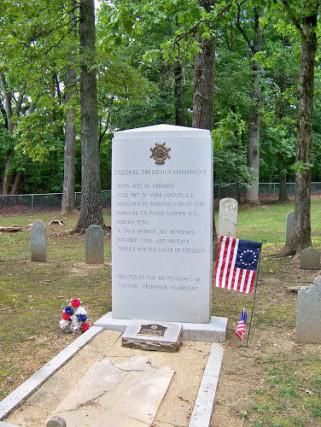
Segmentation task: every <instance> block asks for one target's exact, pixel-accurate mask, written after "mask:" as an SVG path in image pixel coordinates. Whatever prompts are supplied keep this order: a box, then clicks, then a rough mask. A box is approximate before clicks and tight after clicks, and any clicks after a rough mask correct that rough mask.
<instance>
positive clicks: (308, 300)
mask: <svg viewBox="0 0 321 427" xmlns="http://www.w3.org/2000/svg"><path fill="white" fill-rule="evenodd" d="M296 338H297V341H298V342H305V343H311V344H321V277H317V278H316V279H315V280H314V282H313V285H310V286H308V287H304V288H301V290H300V291H299V294H298V301H297V315H296Z"/></svg>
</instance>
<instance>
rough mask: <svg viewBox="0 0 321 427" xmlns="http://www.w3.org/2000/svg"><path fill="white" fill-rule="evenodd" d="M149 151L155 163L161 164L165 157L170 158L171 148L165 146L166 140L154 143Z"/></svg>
mask: <svg viewBox="0 0 321 427" xmlns="http://www.w3.org/2000/svg"><path fill="white" fill-rule="evenodd" d="M150 151H151V152H152V154H151V155H150V158H151V159H154V160H155V163H156V165H163V164H164V163H165V161H166V160H167V159H170V158H171V157H170V155H169V152H170V151H171V149H170V148H169V147H166V142H163V143H161V144H158V143H156V144H155V145H154V147H152V148H151V149H150Z"/></svg>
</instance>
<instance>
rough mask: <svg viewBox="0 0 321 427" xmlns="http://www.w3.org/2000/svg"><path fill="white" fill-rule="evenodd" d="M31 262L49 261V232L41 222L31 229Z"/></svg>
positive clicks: (33, 225)
mask: <svg viewBox="0 0 321 427" xmlns="http://www.w3.org/2000/svg"><path fill="white" fill-rule="evenodd" d="M31 261H41V262H46V261H47V231H46V226H45V224H44V223H43V221H40V220H38V221H36V222H35V223H34V224H32V227H31Z"/></svg>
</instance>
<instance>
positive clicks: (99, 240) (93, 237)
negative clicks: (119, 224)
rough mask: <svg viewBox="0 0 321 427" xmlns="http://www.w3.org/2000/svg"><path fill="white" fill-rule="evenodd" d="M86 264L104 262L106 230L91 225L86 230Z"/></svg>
mask: <svg viewBox="0 0 321 427" xmlns="http://www.w3.org/2000/svg"><path fill="white" fill-rule="evenodd" d="M85 239H86V264H103V263H104V230H103V229H102V228H101V226H100V225H90V226H89V227H88V228H87V230H86V236H85Z"/></svg>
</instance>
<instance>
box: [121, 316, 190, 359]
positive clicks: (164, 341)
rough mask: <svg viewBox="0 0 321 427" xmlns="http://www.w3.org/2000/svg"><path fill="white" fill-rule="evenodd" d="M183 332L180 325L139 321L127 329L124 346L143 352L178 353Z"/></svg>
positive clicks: (123, 339) (123, 340)
mask: <svg viewBox="0 0 321 427" xmlns="http://www.w3.org/2000/svg"><path fill="white" fill-rule="evenodd" d="M182 330H183V328H182V325H180V324H179V323H163V322H162V323H158V322H157V323H156V322H155V323H153V322H151V323H148V322H139V321H138V322H137V323H135V324H133V325H130V326H128V327H127V328H126V330H125V332H124V333H123V335H122V345H123V346H124V347H131V348H139V349H141V350H157V351H169V352H171V351H178V350H179V347H180V344H181V335H182Z"/></svg>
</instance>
